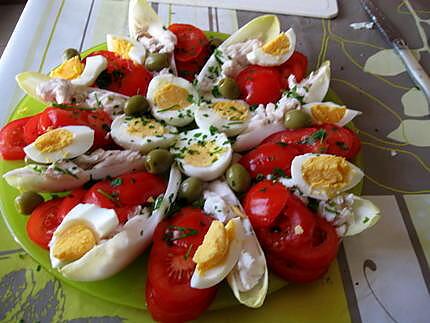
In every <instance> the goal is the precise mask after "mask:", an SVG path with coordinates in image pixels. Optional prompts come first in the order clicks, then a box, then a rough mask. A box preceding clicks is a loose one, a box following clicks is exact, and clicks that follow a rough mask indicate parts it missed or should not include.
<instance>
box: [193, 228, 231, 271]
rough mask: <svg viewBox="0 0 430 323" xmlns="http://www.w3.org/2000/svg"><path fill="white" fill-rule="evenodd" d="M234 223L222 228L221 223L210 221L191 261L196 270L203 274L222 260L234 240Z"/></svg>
mask: <svg viewBox="0 0 430 323" xmlns="http://www.w3.org/2000/svg"><path fill="white" fill-rule="evenodd" d="M234 232H235V223H234V222H233V221H231V220H230V221H229V222H228V223H227V225H226V226H225V227H224V224H223V223H222V222H221V221H212V223H211V226H210V227H209V230H208V232H207V233H206V235H205V237H204V239H203V242H202V244H201V245H200V246H199V247H198V248H197V250H196V253H195V254H194V257H193V261H194V262H195V263H196V264H197V266H196V268H197V270H198V271H199V272H201V273H203V272H205V271H207V270H208V269H210V268H213V267H215V266H216V265H218V264H219V263H220V262H222V261H223V260H224V258H225V257H226V255H227V253H228V249H229V245H230V241H232V240H233V239H234Z"/></svg>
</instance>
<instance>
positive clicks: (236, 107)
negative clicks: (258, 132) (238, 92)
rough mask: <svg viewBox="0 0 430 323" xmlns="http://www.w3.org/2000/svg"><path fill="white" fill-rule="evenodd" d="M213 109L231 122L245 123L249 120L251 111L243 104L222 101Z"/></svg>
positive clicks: (214, 105) (215, 104) (213, 105)
mask: <svg viewBox="0 0 430 323" xmlns="http://www.w3.org/2000/svg"><path fill="white" fill-rule="evenodd" d="M212 109H213V110H214V111H215V112H216V113H217V114H218V115H220V116H221V117H222V118H224V119H227V120H231V121H244V120H246V119H247V118H248V114H249V110H248V108H247V107H246V106H245V105H244V104H242V103H241V102H236V101H220V102H216V103H214V104H212Z"/></svg>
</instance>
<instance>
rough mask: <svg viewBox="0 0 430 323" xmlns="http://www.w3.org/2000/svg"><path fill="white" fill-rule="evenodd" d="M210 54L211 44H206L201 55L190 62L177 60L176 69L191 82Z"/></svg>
mask: <svg viewBox="0 0 430 323" xmlns="http://www.w3.org/2000/svg"><path fill="white" fill-rule="evenodd" d="M209 55H210V51H209V46H206V47H205V48H204V49H203V50H202V52H201V53H200V55H199V56H198V57H196V58H195V59H193V60H192V61H189V62H179V61H177V62H176V69H177V70H178V75H179V76H180V77H182V78H184V79H186V80H188V81H190V82H192V81H193V80H194V78H195V75H196V74H198V73H199V72H200V71H201V69H202V68H203V66H204V65H205V63H206V61H207V60H208V58H209Z"/></svg>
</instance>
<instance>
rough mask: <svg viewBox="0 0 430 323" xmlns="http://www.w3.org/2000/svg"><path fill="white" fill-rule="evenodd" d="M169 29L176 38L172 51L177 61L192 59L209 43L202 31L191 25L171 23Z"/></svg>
mask: <svg viewBox="0 0 430 323" xmlns="http://www.w3.org/2000/svg"><path fill="white" fill-rule="evenodd" d="M169 30H170V31H171V32H172V33H174V34H175V35H176V38H177V39H178V43H177V44H176V47H175V53H174V55H175V60H176V61H178V62H190V61H192V60H193V59H195V58H197V57H198V56H199V55H200V53H201V52H202V51H203V49H204V48H205V47H207V46H208V45H209V40H208V39H207V37H206V35H205V34H204V33H203V31H201V30H200V29H199V28H197V27H195V26H193V25H188V24H172V25H170V26H169Z"/></svg>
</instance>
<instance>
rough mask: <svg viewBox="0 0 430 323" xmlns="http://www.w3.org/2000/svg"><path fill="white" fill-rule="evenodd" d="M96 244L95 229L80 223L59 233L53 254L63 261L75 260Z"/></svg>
mask: <svg viewBox="0 0 430 323" xmlns="http://www.w3.org/2000/svg"><path fill="white" fill-rule="evenodd" d="M95 245H96V238H95V236H94V233H93V231H92V230H91V229H90V228H88V227H87V226H86V225H85V224H82V223H78V224H74V225H72V226H70V227H68V228H67V229H65V230H63V231H61V232H60V233H59V235H58V237H57V239H56V241H55V245H54V250H53V254H54V256H55V258H58V259H59V260H61V261H73V260H76V259H79V258H81V257H82V256H83V255H85V254H86V253H87V252H88V251H89V250H91V249H92V248H93V247H94V246H95Z"/></svg>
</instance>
